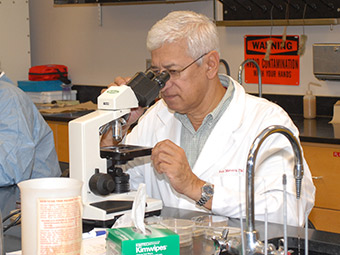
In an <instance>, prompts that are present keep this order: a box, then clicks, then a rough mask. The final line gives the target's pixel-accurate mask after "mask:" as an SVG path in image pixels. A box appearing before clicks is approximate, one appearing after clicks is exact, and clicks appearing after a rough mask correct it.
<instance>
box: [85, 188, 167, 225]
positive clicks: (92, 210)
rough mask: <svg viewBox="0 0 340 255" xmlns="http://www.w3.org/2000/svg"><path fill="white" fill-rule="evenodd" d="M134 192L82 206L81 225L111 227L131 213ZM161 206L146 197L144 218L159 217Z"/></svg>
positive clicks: (160, 203)
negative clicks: (123, 216) (124, 215)
mask: <svg viewBox="0 0 340 255" xmlns="http://www.w3.org/2000/svg"><path fill="white" fill-rule="evenodd" d="M135 194H136V192H129V193H123V194H116V195H114V194H113V195H110V196H109V197H103V199H102V200H98V201H96V202H90V203H89V202H87V203H84V205H83V209H84V210H83V223H85V224H90V225H94V226H98V227H111V226H112V225H113V224H114V223H115V221H116V220H117V219H118V218H119V217H120V216H122V215H123V214H126V213H128V212H130V211H131V209H132V204H133V200H134V196H135ZM162 208H163V204H162V201H161V200H158V199H154V198H150V197H147V198H146V207H145V217H149V216H152V215H159V214H160V212H161V209H162Z"/></svg>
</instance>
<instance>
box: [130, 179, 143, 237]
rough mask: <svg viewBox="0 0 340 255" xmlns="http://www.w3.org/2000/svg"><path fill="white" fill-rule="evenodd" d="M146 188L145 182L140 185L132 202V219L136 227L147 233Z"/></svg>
mask: <svg viewBox="0 0 340 255" xmlns="http://www.w3.org/2000/svg"><path fill="white" fill-rule="evenodd" d="M145 201H146V189H145V183H141V184H139V186H138V190H137V194H136V197H135V200H134V201H133V204H132V212H131V220H132V222H133V225H134V226H135V228H137V229H138V230H139V231H141V232H142V233H143V234H144V235H146V230H145V224H144V216H145Z"/></svg>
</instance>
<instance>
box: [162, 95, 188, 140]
mask: <svg viewBox="0 0 340 255" xmlns="http://www.w3.org/2000/svg"><path fill="white" fill-rule="evenodd" d="M159 104H161V105H159V107H161V108H162V109H160V111H158V113H157V116H158V118H159V120H160V121H161V123H162V124H163V126H161V127H159V128H158V129H157V131H156V139H157V141H163V140H166V139H169V140H171V141H172V142H174V143H175V144H177V145H178V146H180V137H181V129H182V124H181V123H180V121H179V120H178V119H176V118H175V117H174V111H172V110H170V109H169V108H168V106H167V105H166V103H165V101H164V100H163V99H161V100H160V102H159Z"/></svg>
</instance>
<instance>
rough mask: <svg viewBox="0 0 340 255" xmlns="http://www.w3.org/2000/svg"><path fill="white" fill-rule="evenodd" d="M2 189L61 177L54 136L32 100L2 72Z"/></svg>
mask: <svg viewBox="0 0 340 255" xmlns="http://www.w3.org/2000/svg"><path fill="white" fill-rule="evenodd" d="M0 102H1V107H0V187H3V186H9V185H13V184H17V183H19V182H21V181H24V180H27V179H31V178H40V177H57V176H60V174H61V171H60V167H59V163H58V158H57V153H56V151H55V147H54V140H53V133H52V130H51V129H50V127H49V126H48V125H47V123H46V122H45V120H44V119H43V117H42V116H41V114H40V113H39V111H38V110H37V108H36V107H35V105H34V104H33V102H32V101H31V99H30V98H29V97H28V96H27V95H26V94H25V93H24V92H23V91H21V90H20V89H19V88H17V87H16V86H14V85H13V84H12V83H11V82H10V80H9V79H8V78H7V77H6V75H5V73H4V72H1V71H0Z"/></svg>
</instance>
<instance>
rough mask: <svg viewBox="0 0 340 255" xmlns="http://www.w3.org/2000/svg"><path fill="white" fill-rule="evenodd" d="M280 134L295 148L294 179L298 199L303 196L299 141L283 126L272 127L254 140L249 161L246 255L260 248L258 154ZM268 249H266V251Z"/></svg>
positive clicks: (247, 169) (247, 172)
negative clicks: (256, 194) (256, 206)
mask: <svg viewBox="0 0 340 255" xmlns="http://www.w3.org/2000/svg"><path fill="white" fill-rule="evenodd" d="M275 133H279V134H282V135H284V136H285V137H286V138H287V139H288V140H289V142H290V144H291V146H292V147H293V152H294V156H295V168H294V178H295V181H296V198H300V194H301V181H302V178H303V160H302V152H301V148H300V145H299V142H298V140H297V139H296V138H295V136H294V135H293V133H292V132H291V131H290V130H289V129H287V128H285V127H283V126H278V125H276V126H270V127H268V128H266V129H264V130H263V131H262V132H261V133H260V134H259V135H258V136H257V137H256V138H255V140H254V142H253V144H252V146H251V148H250V151H249V154H248V160H247V168H246V229H245V231H244V232H245V242H246V251H245V252H246V254H255V253H256V252H257V249H258V247H259V241H258V236H257V235H258V234H257V231H256V230H255V216H254V175H255V171H254V170H255V161H256V157H257V153H258V151H259V149H260V147H261V145H262V143H263V142H264V141H265V140H266V139H267V137H268V136H270V135H271V134H275ZM266 248H267V247H265V249H266Z"/></svg>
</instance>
